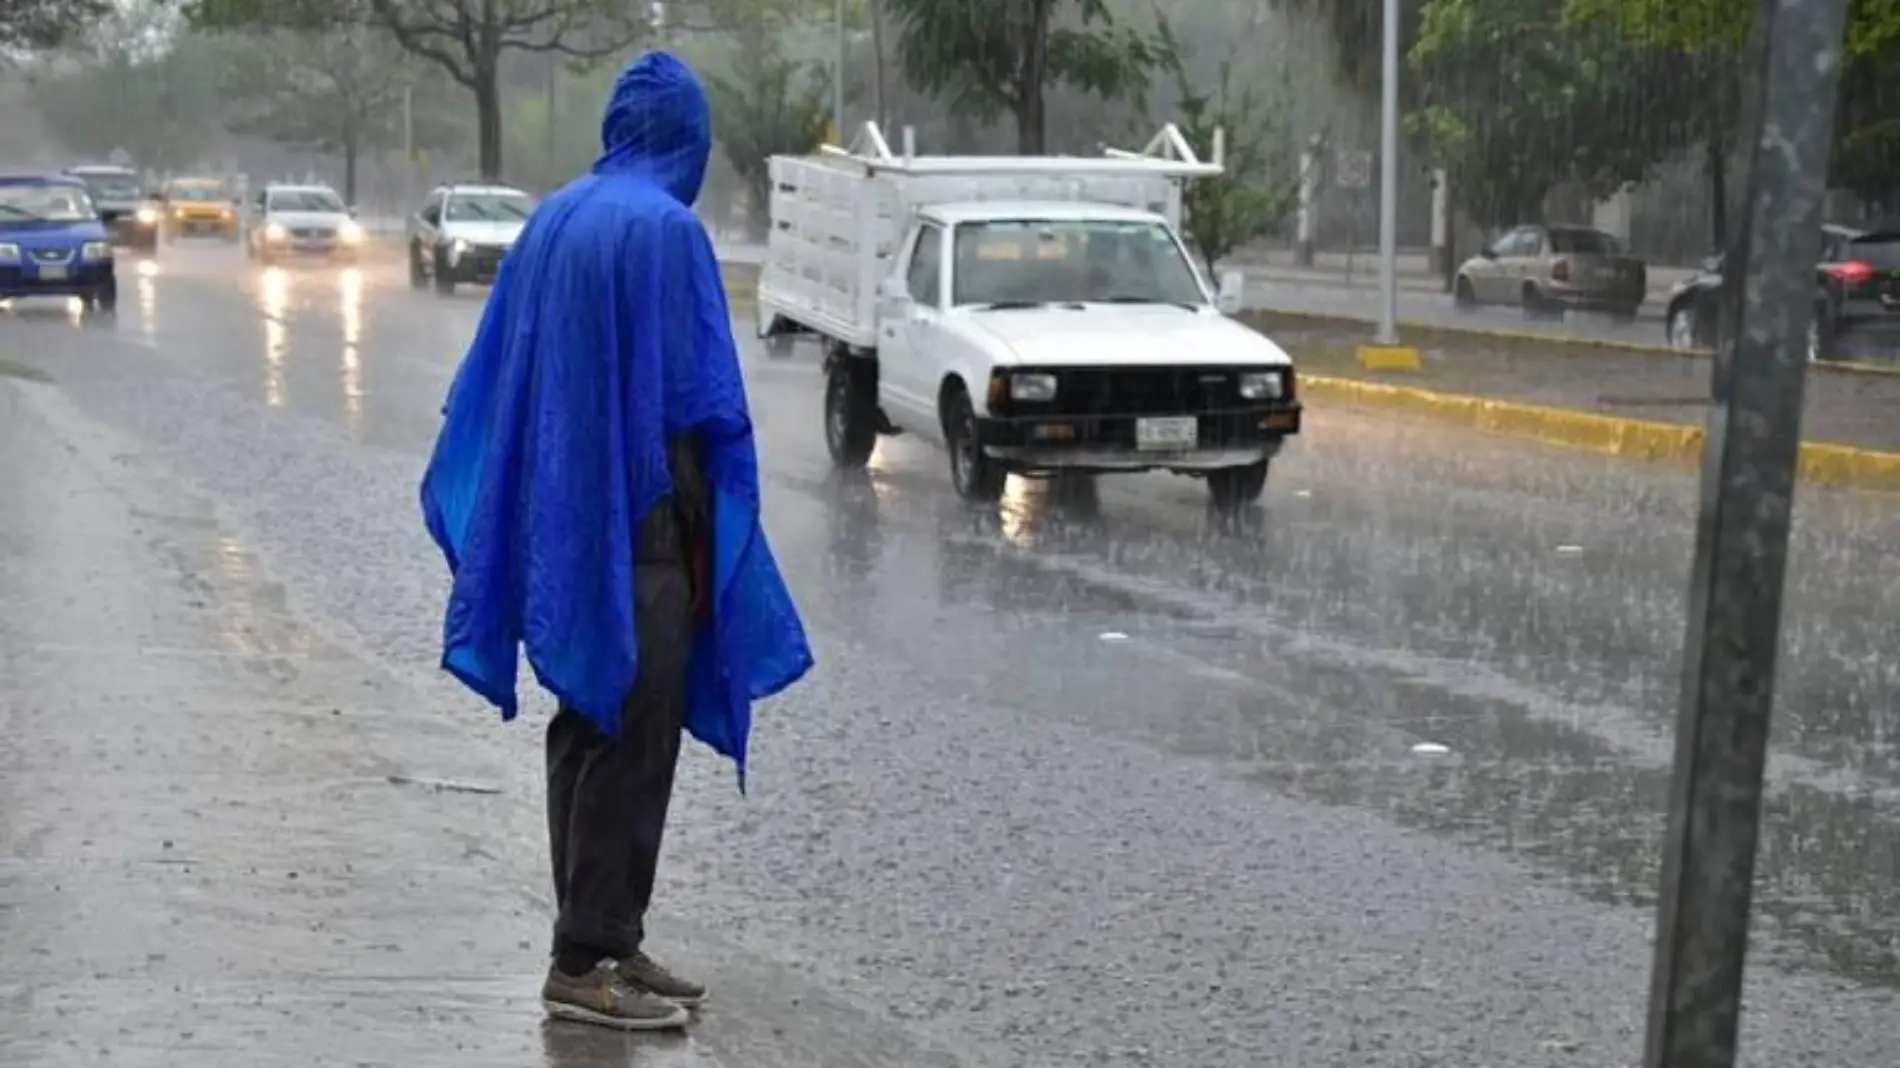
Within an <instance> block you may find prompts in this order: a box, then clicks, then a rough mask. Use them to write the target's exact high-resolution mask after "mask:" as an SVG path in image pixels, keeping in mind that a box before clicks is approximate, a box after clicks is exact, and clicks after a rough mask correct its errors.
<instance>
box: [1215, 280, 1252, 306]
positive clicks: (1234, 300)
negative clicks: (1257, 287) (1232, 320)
mask: <svg viewBox="0 0 1900 1068" xmlns="http://www.w3.org/2000/svg"><path fill="white" fill-rule="evenodd" d="M1246 289H1247V279H1246V277H1245V276H1244V275H1242V274H1241V273H1240V272H1239V271H1225V272H1223V273H1222V274H1221V276H1220V292H1219V293H1218V294H1216V295H1215V297H1214V306H1215V307H1216V308H1218V309H1220V313H1221V314H1222V315H1238V314H1240V310H1241V308H1242V307H1243V306H1244V305H1245V303H1246Z"/></svg>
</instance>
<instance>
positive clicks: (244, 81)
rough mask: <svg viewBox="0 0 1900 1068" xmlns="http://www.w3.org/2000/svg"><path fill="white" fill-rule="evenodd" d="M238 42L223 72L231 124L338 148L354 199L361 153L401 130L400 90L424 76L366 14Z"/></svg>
mask: <svg viewBox="0 0 1900 1068" xmlns="http://www.w3.org/2000/svg"><path fill="white" fill-rule="evenodd" d="M234 44H235V45H236V47H233V48H232V49H230V51H229V55H228V58H227V61H226V63H225V66H224V69H223V72H222V74H223V79H222V84H223V87H224V89H225V91H226V96H227V99H229V100H230V102H231V104H230V111H229V114H228V116H227V120H226V121H227V124H228V125H229V127H230V129H231V130H232V131H233V132H236V133H242V134H249V135H253V136H259V137H264V138H267V139H269V140H272V141H276V142H278V143H280V144H285V145H290V146H293V147H297V148H307V149H315V150H318V151H322V152H329V153H336V154H338V155H341V156H342V157H343V196H344V199H345V200H348V201H350V202H352V203H354V202H355V199H356V167H357V162H358V160H359V159H360V158H361V157H362V154H363V153H364V152H366V151H369V150H373V149H379V148H387V147H390V146H392V145H395V144H398V143H399V142H400V139H401V137H402V99H403V92H404V90H405V89H406V88H409V87H412V86H413V85H414V84H415V83H416V82H417V81H419V80H421V78H420V77H419V75H418V72H417V71H416V70H415V67H414V62H413V61H412V60H411V58H410V57H409V56H408V55H407V54H406V53H405V52H403V50H402V49H400V48H398V47H397V46H396V45H395V43H394V42H393V41H392V40H390V38H389V37H388V36H387V35H386V34H383V33H381V32H380V31H378V30H377V29H376V28H375V27H373V26H370V25H367V24H364V23H361V22H356V23H344V24H342V25H340V26H337V27H335V28H334V29H329V30H321V31H316V32H306V31H298V30H270V31H265V32H263V33H255V34H247V35H245V36H244V37H243V38H240V39H238V40H236V41H235V42H234Z"/></svg>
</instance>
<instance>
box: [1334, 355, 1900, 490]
mask: <svg viewBox="0 0 1900 1068" xmlns="http://www.w3.org/2000/svg"><path fill="white" fill-rule="evenodd" d="M1300 389H1301V392H1302V393H1303V394H1304V395H1305V397H1306V398H1307V399H1308V400H1320V401H1331V402H1333V403H1337V404H1341V405H1348V406H1352V407H1357V408H1378V409H1383V410H1386V411H1400V412H1406V413H1409V414H1412V415H1418V416H1423V417H1425V418H1428V419H1432V420H1434V421H1437V422H1443V423H1451V424H1455V425H1458V426H1465V427H1471V428H1473V429H1476V430H1483V431H1487V432H1489V433H1493V434H1503V435H1506V436H1509V437H1515V438H1524V439H1527V440H1530V441H1538V442H1542V443H1544V444H1547V445H1558V446H1562V447H1564V448H1570V449H1580V450H1583V451H1586V452H1595V453H1601V454H1603V455H1606V456H1619V457H1624V458H1627V459H1637V460H1661V461H1665V462H1674V463H1693V462H1695V461H1697V460H1699V459H1700V458H1701V456H1702V428H1701V427H1699V426H1684V425H1682V424H1679V423H1657V422H1651V421H1649V420H1645V419H1625V418H1623V417H1621V416H1615V415H1599V414H1597V413H1596V412H1580V411H1575V410H1572V409H1569V408H1551V407H1546V406H1544V405H1538V404H1523V403H1520V402H1517V401H1507V400H1498V399H1496V398H1494V397H1473V396H1466V395H1464V394H1459V393H1440V392H1438V391H1437V390H1430V389H1419V388H1417V387H1413V386H1388V385H1385V384H1384V383H1380V382H1362V381H1359V380H1357V379H1352V378H1334V377H1330V376H1326V375H1307V376H1305V377H1303V378H1301V379H1300ZM1798 470H1799V472H1800V477H1801V478H1803V479H1805V480H1807V481H1809V482H1814V483H1818V484H1820V485H1826V486H1853V487H1857V488H1862V489H1888V490H1893V489H1900V453H1892V452H1881V451H1878V450H1875V449H1861V448H1855V447H1853V446H1850V445H1830V444H1825V443H1821V442H1803V443H1802V445H1801V456H1800V459H1799V461H1798Z"/></svg>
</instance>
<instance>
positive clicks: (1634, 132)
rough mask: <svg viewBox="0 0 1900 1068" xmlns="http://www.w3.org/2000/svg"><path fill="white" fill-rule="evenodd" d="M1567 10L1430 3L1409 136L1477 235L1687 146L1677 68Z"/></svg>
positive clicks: (1644, 169) (1640, 172)
mask: <svg viewBox="0 0 1900 1068" xmlns="http://www.w3.org/2000/svg"><path fill="white" fill-rule="evenodd" d="M1564 3H1565V0H1431V3H1429V4H1428V5H1427V6H1426V8H1425V9H1424V17H1423V19H1422V21H1421V23H1420V25H1419V32H1418V39H1417V40H1416V41H1415V42H1414V43H1413V45H1412V47H1411V50H1410V53H1409V55H1408V57H1407V58H1408V63H1409V68H1410V71H1411V73H1412V75H1413V78H1414V80H1415V85H1414V86H1413V97H1414V99H1415V101H1416V102H1417V108H1416V110H1415V111H1414V112H1413V114H1412V115H1411V116H1410V120H1409V126H1410V127H1411V129H1412V131H1413V133H1414V134H1415V135H1417V136H1419V137H1420V138H1421V139H1422V140H1423V142H1424V144H1425V147H1426V149H1427V151H1428V153H1429V155H1430V156H1431V157H1432V159H1433V161H1434V162H1435V163H1436V164H1437V165H1438V166H1441V167H1443V168H1445V170H1446V172H1447V177H1448V179H1449V182H1450V187H1451V189H1450V192H1451V196H1452V199H1453V203H1454V204H1456V205H1457V206H1458V207H1459V208H1460V209H1462V210H1463V211H1465V212H1466V214H1467V215H1468V216H1469V217H1470V218H1471V219H1472V220H1473V221H1474V222H1476V223H1478V224H1479V225H1480V226H1484V227H1496V226H1502V225H1506V224H1510V223H1516V222H1523V221H1525V220H1528V219H1534V218H1536V217H1537V216H1538V215H1539V214H1540V211H1541V207H1542V204H1543V201H1544V198H1545V196H1546V195H1547V194H1548V193H1549V192H1550V190H1551V189H1552V188H1553V187H1555V186H1556V185H1557V184H1559V183H1561V182H1577V183H1580V184H1582V185H1583V186H1585V187H1586V188H1588V189H1589V190H1590V191H1592V192H1593V193H1596V194H1598V195H1608V194H1609V193H1612V192H1614V191H1615V190H1617V189H1618V188H1620V187H1621V186H1622V185H1623V184H1624V183H1626V182H1632V181H1638V180H1640V179H1642V178H1644V177H1645V176H1646V175H1647V174H1648V172H1649V171H1650V169H1651V168H1652V167H1653V165H1654V164H1655V163H1656V161H1658V160H1659V159H1661V158H1662V156H1663V155H1664V153H1665V152H1667V151H1668V150H1669V149H1670V148H1671V147H1672V146H1674V145H1678V144H1681V143H1682V142H1683V140H1684V137H1683V134H1682V131H1683V130H1684V128H1685V127H1687V126H1689V125H1691V124H1692V121H1693V117H1694V113H1695V109H1696V107H1697V105H1698V99H1697V94H1696V93H1695V92H1694V89H1695V86H1694V83H1693V75H1692V73H1691V72H1689V71H1687V70H1686V69H1685V68H1684V67H1683V65H1682V64H1681V62H1680V57H1677V56H1672V55H1668V54H1665V53H1663V52H1660V51H1657V50H1653V49H1647V48H1643V47H1640V46H1637V45H1635V44H1634V43H1633V42H1632V41H1631V40H1630V39H1629V38H1628V37H1627V36H1626V35H1624V34H1623V33H1621V32H1620V31H1619V30H1618V29H1617V28H1616V27H1614V26H1610V25H1607V24H1603V23H1597V22H1584V23H1569V22H1567V21H1566V20H1565V14H1564Z"/></svg>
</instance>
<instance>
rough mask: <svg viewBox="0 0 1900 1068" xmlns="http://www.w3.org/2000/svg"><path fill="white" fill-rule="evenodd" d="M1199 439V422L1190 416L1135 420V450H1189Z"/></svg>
mask: <svg viewBox="0 0 1900 1068" xmlns="http://www.w3.org/2000/svg"><path fill="white" fill-rule="evenodd" d="M1200 439H1201V421H1200V420H1199V419H1197V418H1195V417H1194V416H1191V415H1185V416H1168V417H1166V418H1161V419H1137V420H1135V447H1136V448H1137V449H1143V450H1166V449H1191V448H1193V447H1194V446H1195V445H1197V444H1199V443H1200Z"/></svg>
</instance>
